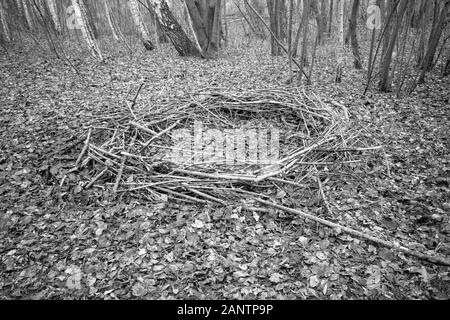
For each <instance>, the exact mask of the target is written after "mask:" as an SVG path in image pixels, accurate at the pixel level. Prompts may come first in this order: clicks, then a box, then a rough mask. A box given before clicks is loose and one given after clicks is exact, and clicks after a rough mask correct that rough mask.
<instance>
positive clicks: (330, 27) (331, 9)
mask: <svg viewBox="0 0 450 320" xmlns="http://www.w3.org/2000/svg"><path fill="white" fill-rule="evenodd" d="M333 6H334V0H330V13H329V17H328V37H331V29H332V28H333V9H334V8H333Z"/></svg>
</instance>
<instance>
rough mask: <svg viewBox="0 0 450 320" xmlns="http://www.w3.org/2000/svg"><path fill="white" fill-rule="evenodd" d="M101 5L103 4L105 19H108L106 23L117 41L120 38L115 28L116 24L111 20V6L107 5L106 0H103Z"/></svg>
mask: <svg viewBox="0 0 450 320" xmlns="http://www.w3.org/2000/svg"><path fill="white" fill-rule="evenodd" d="M103 5H104V6H105V13H106V20H107V21H108V25H109V28H110V29H111V32H112V35H113V37H114V39H116V40H118V41H119V40H121V39H120V37H119V30H118V28H117V24H115V23H114V22H115V21H114V20H113V17H112V13H111V8H110V7H109V5H108V0H103Z"/></svg>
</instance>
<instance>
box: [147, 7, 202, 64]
mask: <svg viewBox="0 0 450 320" xmlns="http://www.w3.org/2000/svg"><path fill="white" fill-rule="evenodd" d="M149 3H150V5H151V6H152V8H153V10H154V12H155V14H156V17H157V19H158V22H159V23H160V25H161V29H162V31H163V32H164V34H165V35H166V36H167V37H168V38H169V40H170V42H171V43H172V45H173V46H174V47H175V50H177V52H178V54H179V55H181V56H189V55H192V56H204V55H203V52H202V50H201V49H200V48H198V47H197V46H196V44H195V42H194V41H193V40H191V39H190V38H189V37H188V35H187V34H186V32H185V30H183V28H182V27H181V25H180V23H179V22H178V21H177V20H176V19H175V17H174V15H173V13H172V12H171V10H170V8H169V6H168V5H167V2H166V1H165V0H149Z"/></svg>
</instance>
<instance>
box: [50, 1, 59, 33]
mask: <svg viewBox="0 0 450 320" xmlns="http://www.w3.org/2000/svg"><path fill="white" fill-rule="evenodd" d="M47 6H48V10H49V12H50V15H51V16H52V21H53V24H54V26H55V30H56V31H58V32H61V30H62V29H61V23H60V21H59V16H58V8H57V7H56V2H55V0H47Z"/></svg>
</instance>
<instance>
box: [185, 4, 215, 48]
mask: <svg viewBox="0 0 450 320" xmlns="http://www.w3.org/2000/svg"><path fill="white" fill-rule="evenodd" d="M185 4H186V6H187V9H188V11H189V16H190V18H191V21H192V26H193V29H194V35H195V36H196V38H197V39H198V43H199V44H200V47H201V48H202V51H203V54H206V55H209V56H214V55H215V54H216V53H217V52H218V51H219V48H220V31H221V25H222V23H221V16H222V14H221V13H222V1H221V0H211V1H209V2H206V1H202V0H186V1H185Z"/></svg>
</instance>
